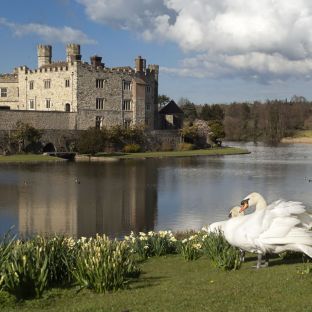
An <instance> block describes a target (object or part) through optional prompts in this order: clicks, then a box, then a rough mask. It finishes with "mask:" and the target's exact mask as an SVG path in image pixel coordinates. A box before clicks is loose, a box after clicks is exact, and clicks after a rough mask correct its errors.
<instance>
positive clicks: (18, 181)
mask: <svg viewBox="0 0 312 312" xmlns="http://www.w3.org/2000/svg"><path fill="white" fill-rule="evenodd" d="M230 145H232V146H244V147H247V148H248V149H249V150H250V151H251V154H249V155H236V156H220V157H193V158H175V159H173V158H167V159H165V158H164V159H149V160H126V161H120V162H113V163H61V164H60V163H57V164H32V165H31V164H29V165H25V164H23V165H19V164H14V165H13V164H11V165H9V164H3V165H1V166H0V233H2V234H3V233H5V232H6V231H7V230H8V229H9V228H10V227H11V226H14V231H15V232H18V233H20V234H21V235H23V236H28V235H32V234H34V233H64V234H69V235H74V236H78V237H80V236H90V235H95V234H96V233H105V234H108V235H110V236H112V237H113V236H116V237H121V236H122V235H124V234H128V233H129V232H130V231H131V230H133V231H148V230H160V229H171V230H174V231H177V230H185V229H200V228H201V227H202V226H204V225H207V224H208V223H211V222H214V221H218V220H223V219H226V218H227V215H228V211H229V209H230V208H231V207H232V206H234V205H238V204H239V203H240V201H241V199H242V198H244V197H245V196H246V195H247V194H248V193H250V192H252V191H257V192H260V193H262V194H263V195H264V196H265V198H266V199H267V200H268V202H270V201H273V200H276V199H278V198H284V199H287V200H299V201H302V202H304V203H305V204H306V205H307V206H311V207H312V182H311V183H309V182H308V180H306V179H305V177H307V178H311V179H312V145H289V146H280V147H277V148H270V147H265V146H261V145H260V146H254V145H252V144H246V145H242V144H237V143H232V144H230ZM77 180H78V181H77Z"/></svg>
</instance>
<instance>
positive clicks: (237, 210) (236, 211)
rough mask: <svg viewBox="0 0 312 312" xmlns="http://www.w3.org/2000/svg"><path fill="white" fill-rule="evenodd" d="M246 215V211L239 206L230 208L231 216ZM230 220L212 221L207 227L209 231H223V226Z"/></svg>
mask: <svg viewBox="0 0 312 312" xmlns="http://www.w3.org/2000/svg"><path fill="white" fill-rule="evenodd" d="M243 215H244V211H241V207H239V206H235V207H233V208H232V209H231V210H230V213H229V218H234V217H239V216H243ZM227 221H228V220H224V221H218V222H214V223H211V224H210V225H209V226H208V227H207V229H205V230H206V231H207V232H208V233H212V232H218V231H222V232H223V227H224V224H225V222H227Z"/></svg>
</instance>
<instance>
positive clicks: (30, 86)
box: [29, 80, 34, 90]
mask: <svg viewBox="0 0 312 312" xmlns="http://www.w3.org/2000/svg"><path fill="white" fill-rule="evenodd" d="M33 88H34V81H33V80H31V81H29V90H32V89H33Z"/></svg>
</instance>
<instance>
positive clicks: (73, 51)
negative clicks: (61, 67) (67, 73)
mask: <svg viewBox="0 0 312 312" xmlns="http://www.w3.org/2000/svg"><path fill="white" fill-rule="evenodd" d="M74 61H81V54H80V45H79V44H75V43H69V44H68V45H67V46H66V62H74Z"/></svg>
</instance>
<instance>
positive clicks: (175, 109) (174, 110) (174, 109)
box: [159, 100, 184, 115]
mask: <svg viewBox="0 0 312 312" xmlns="http://www.w3.org/2000/svg"><path fill="white" fill-rule="evenodd" d="M159 114H164V115H172V114H184V113H183V110H182V109H181V108H180V107H179V106H178V105H177V104H176V103H175V101H173V100H171V101H170V102H169V103H168V104H167V105H166V106H164V107H162V108H161V109H160V111H159Z"/></svg>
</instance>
